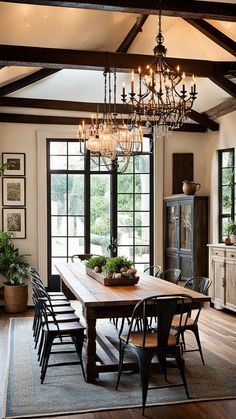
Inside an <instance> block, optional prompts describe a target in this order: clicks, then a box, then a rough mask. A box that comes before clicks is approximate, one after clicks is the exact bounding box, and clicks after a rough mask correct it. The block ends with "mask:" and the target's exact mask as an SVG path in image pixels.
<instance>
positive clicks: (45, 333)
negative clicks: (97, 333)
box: [38, 297, 85, 384]
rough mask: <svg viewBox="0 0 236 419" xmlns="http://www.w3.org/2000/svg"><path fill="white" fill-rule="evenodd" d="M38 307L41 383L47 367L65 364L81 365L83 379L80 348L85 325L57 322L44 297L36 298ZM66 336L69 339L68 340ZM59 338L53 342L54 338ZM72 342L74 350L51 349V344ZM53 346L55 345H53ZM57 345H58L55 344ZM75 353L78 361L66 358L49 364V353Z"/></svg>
mask: <svg viewBox="0 0 236 419" xmlns="http://www.w3.org/2000/svg"><path fill="white" fill-rule="evenodd" d="M38 302H39V309H40V313H41V316H42V319H43V325H42V342H43V346H42V352H41V376H40V379H41V384H43V382H44V379H45V375H46V372H47V368H48V367H51V366H53V367H55V366H65V365H78V364H79V365H81V369H82V373H83V377H84V380H85V373H84V367H83V360H82V348H83V342H84V330H85V327H84V326H83V325H82V324H81V323H80V322H79V321H78V320H77V321H68V322H58V321H57V316H56V313H55V312H54V308H53V306H52V305H47V304H46V302H47V301H46V297H40V298H39V299H38ZM68 337H70V338H71V340H70V341H69V342H68ZM57 339H59V341H58V342H56V343H55V340H57ZM68 343H69V344H71V343H73V345H74V347H75V350H67V349H65V348H64V349H62V350H56V351H53V350H52V348H53V345H54V344H56V345H67V344H68ZM54 347H55V346H54ZM57 347H58V346H57ZM73 352H74V353H76V354H77V355H78V358H79V360H78V361H71V360H69V361H68V360H66V361H64V362H57V363H53V364H49V358H50V355H51V354H54V355H55V354H68V353H73Z"/></svg>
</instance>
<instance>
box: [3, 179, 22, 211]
mask: <svg viewBox="0 0 236 419" xmlns="http://www.w3.org/2000/svg"><path fill="white" fill-rule="evenodd" d="M2 205H3V206H8V207H9V206H14V207H16V206H24V205H25V178H20V177H15V178H13V177H3V178H2Z"/></svg>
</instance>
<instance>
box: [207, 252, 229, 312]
mask: <svg viewBox="0 0 236 419" xmlns="http://www.w3.org/2000/svg"><path fill="white" fill-rule="evenodd" d="M208 247H209V277H210V279H211V280H212V285H211V287H210V290H209V294H210V296H211V298H212V303H213V304H214V307H215V308H216V309H223V308H227V309H229V310H233V311H236V246H226V245H225V244H209V245H208Z"/></svg>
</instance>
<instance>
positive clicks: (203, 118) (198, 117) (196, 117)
mask: <svg viewBox="0 0 236 419" xmlns="http://www.w3.org/2000/svg"><path fill="white" fill-rule="evenodd" d="M188 117H189V118H190V119H192V120H193V121H195V122H197V123H198V124H200V125H203V126H204V127H206V128H209V129H210V130H211V131H218V130H219V124H217V122H215V121H212V120H211V119H210V118H208V116H207V115H205V114H203V113H199V112H196V111H194V110H193V109H192V110H191V111H190V113H189V114H188Z"/></svg>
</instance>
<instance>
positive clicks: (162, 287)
mask: <svg viewBox="0 0 236 419" xmlns="http://www.w3.org/2000/svg"><path fill="white" fill-rule="evenodd" d="M55 266H56V269H57V270H58V272H59V274H60V276H61V278H62V280H63V281H64V283H65V284H66V285H67V287H68V288H69V289H70V290H71V291H72V292H73V294H74V295H75V297H76V298H77V299H78V300H79V301H80V302H81V303H82V305H83V306H85V307H95V306H96V307H98V306H115V305H119V306H120V305H129V304H136V303H137V302H138V301H140V300H142V299H143V298H146V297H150V296H152V295H163V294H185V295H189V296H190V297H192V298H193V299H194V300H198V301H204V302H205V301H211V298H210V297H209V296H207V295H203V294H200V293H198V292H195V291H192V290H189V289H187V288H183V287H181V286H179V285H175V284H172V283H171V282H168V281H164V280H163V279H160V278H156V277H153V276H151V275H148V274H144V273H138V275H139V277H140V279H139V282H138V284H136V285H132V286H105V285H103V284H101V283H100V282H98V281H96V280H95V279H93V278H92V277H90V276H89V275H87V274H86V272H85V266H84V265H83V263H60V264H59V263H57V264H56V265H55Z"/></svg>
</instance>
